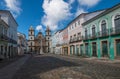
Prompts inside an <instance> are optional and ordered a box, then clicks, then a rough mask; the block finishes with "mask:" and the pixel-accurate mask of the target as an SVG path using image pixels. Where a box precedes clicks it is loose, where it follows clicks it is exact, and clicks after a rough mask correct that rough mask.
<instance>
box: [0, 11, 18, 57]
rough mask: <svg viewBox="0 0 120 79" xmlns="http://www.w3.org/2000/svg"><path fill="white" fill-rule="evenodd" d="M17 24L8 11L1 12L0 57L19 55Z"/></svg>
mask: <svg viewBox="0 0 120 79" xmlns="http://www.w3.org/2000/svg"><path fill="white" fill-rule="evenodd" d="M17 26H18V24H17V22H16V21H15V19H14V17H13V16H12V14H11V13H10V11H7V10H0V57H2V58H8V57H14V56H15V55H17Z"/></svg>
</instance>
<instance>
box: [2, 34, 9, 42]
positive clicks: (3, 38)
mask: <svg viewBox="0 0 120 79" xmlns="http://www.w3.org/2000/svg"><path fill="white" fill-rule="evenodd" d="M0 40H3V41H8V40H9V38H8V37H7V35H4V34H0Z"/></svg>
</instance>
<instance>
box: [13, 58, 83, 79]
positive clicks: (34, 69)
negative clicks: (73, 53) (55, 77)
mask: <svg viewBox="0 0 120 79" xmlns="http://www.w3.org/2000/svg"><path fill="white" fill-rule="evenodd" d="M72 66H81V65H80V64H76V63H73V62H69V61H66V60H64V59H59V58H56V57H52V56H33V57H31V58H30V59H29V60H28V61H27V62H26V63H25V64H24V65H23V66H22V67H21V69H20V70H19V71H18V72H17V73H16V75H15V76H14V78H13V79H40V77H39V76H38V75H40V74H41V73H45V72H48V71H51V70H53V69H57V68H60V67H72Z"/></svg>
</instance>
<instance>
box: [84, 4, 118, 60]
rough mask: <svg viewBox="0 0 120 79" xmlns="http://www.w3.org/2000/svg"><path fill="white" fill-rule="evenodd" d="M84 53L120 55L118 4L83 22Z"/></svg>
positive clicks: (111, 56) (99, 56)
mask: <svg viewBox="0 0 120 79" xmlns="http://www.w3.org/2000/svg"><path fill="white" fill-rule="evenodd" d="M82 25H83V29H84V33H83V34H84V35H83V36H84V38H83V41H84V50H85V54H86V55H88V56H90V57H92V56H95V57H98V58H101V57H108V58H110V59H111V60H112V59H114V58H116V57H119V56H120V4H118V5H116V6H114V7H112V8H110V9H107V10H105V11H104V12H102V13H101V14H99V15H98V16H95V17H93V18H91V19H89V20H88V21H86V22H84V23H83V24H82Z"/></svg>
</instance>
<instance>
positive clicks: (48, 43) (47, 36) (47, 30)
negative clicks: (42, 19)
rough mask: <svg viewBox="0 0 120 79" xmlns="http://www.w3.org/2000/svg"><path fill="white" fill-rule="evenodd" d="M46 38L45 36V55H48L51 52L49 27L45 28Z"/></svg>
mask: <svg viewBox="0 0 120 79" xmlns="http://www.w3.org/2000/svg"><path fill="white" fill-rule="evenodd" d="M45 32H46V36H45V41H46V53H49V52H50V51H51V50H50V47H51V40H50V39H51V38H50V37H51V30H50V28H49V26H47V29H46V31H45Z"/></svg>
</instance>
